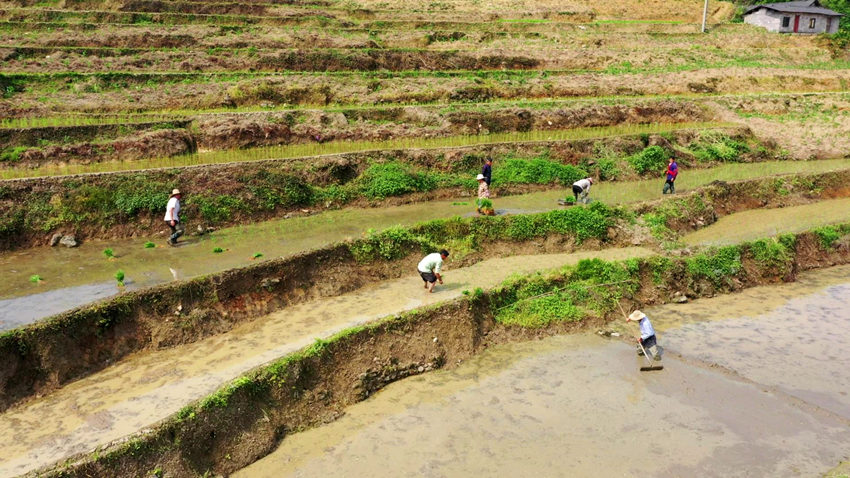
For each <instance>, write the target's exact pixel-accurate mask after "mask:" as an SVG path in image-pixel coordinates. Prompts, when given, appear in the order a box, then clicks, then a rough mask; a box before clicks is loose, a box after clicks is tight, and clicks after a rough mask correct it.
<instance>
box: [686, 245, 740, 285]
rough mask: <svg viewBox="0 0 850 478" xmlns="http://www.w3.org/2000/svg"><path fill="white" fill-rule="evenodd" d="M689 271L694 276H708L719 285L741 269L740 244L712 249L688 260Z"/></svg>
mask: <svg viewBox="0 0 850 478" xmlns="http://www.w3.org/2000/svg"><path fill="white" fill-rule="evenodd" d="M686 264H687V267H688V272H690V273H691V275H693V276H694V278H695V279H696V278H701V277H702V278H706V279H708V280H710V281H711V282H712V283H714V284H715V285H717V286H720V285H723V284H724V283H725V282H726V280H727V279H728V278H729V277H731V276H734V275H735V274H737V273H738V272H739V271H740V270H741V250H740V248H739V247H738V246H728V247H722V248H717V249H712V250H710V251H708V252H706V253H703V254H699V255H697V256H694V257H691V258H689V259H687V260H686Z"/></svg>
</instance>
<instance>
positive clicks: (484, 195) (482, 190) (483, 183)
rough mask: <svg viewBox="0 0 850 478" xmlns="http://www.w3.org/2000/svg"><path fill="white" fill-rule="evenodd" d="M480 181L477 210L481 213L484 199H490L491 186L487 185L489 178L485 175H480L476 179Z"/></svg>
mask: <svg viewBox="0 0 850 478" xmlns="http://www.w3.org/2000/svg"><path fill="white" fill-rule="evenodd" d="M475 179H476V180H477V181H478V200H477V201H476V202H475V204H476V206H477V207H476V209H477V210H478V212H479V213H480V212H481V204H482V202H483V200H484V199H490V186H488V185H487V178H485V177H484V175H483V174H479V175H478V176H477V177H476V178H475Z"/></svg>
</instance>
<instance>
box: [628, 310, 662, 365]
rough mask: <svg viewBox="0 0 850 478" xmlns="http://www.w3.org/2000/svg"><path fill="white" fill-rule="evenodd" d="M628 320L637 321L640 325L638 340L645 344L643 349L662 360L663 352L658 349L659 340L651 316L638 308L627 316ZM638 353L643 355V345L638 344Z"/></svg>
mask: <svg viewBox="0 0 850 478" xmlns="http://www.w3.org/2000/svg"><path fill="white" fill-rule="evenodd" d="M626 322H637V323H638V325H640V337H638V339H637V340H638V342H639V343H640V345H642V346H643V350H646V351H647V353H649V354H650V355H652V358H653V359H655V360H661V354H660V353H659V351H658V341H657V339H656V338H655V329H653V328H652V323H651V322H650V321H649V317H647V316H646V314H644V313H643V312H641V311H639V310H636V311H634V312H632V314H631V315H629V316H628V317H626ZM638 355H643V351H642V350H641V347H640V346H638Z"/></svg>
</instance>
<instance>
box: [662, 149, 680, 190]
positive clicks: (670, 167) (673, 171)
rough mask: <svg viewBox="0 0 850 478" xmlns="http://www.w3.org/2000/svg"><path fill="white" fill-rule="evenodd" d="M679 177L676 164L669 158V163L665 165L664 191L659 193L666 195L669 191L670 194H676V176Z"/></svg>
mask: <svg viewBox="0 0 850 478" xmlns="http://www.w3.org/2000/svg"><path fill="white" fill-rule="evenodd" d="M678 175H679V165H678V164H676V160H675V159H673V157H672V156H670V162H669V163H667V181H665V182H664V189H663V190H662V191H661V194H667V191H670V194H673V193H675V192H676V184H675V183H676V176H678Z"/></svg>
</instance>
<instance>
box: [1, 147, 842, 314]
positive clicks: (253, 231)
mask: <svg viewBox="0 0 850 478" xmlns="http://www.w3.org/2000/svg"><path fill="white" fill-rule="evenodd" d="M847 167H850V160H847V159H836V160H824V161H811V162H796V161H795V162H791V161H785V162H767V163H755V164H730V165H724V166H721V167H717V168H713V169H707V170H696V171H687V172H683V174H682V175H681V176H680V178H681V179H679V188H680V191H685V190H687V189H692V188H696V187H699V186H703V185H705V184H708V183H710V182H711V181H714V180H727V181H729V180H736V179H750V178H756V177H761V176H765V175H770V174H783V173H802V172H806V173H813V172H823V171H830V170H837V169H844V168H847ZM660 188H661V182H660V181H652V180H644V181H631V182H622V183H602V184H600V185H598V186H594V188H593V191H592V197H594V198H595V199H597V200H599V201H603V202H606V203H609V204H624V203H629V202H636V201H642V200H647V199H652V198H655V197H658V195H659V192H660ZM497 192H498V191H497ZM565 194H566V192H565V191H564V190H552V191H544V192H537V193H530V194H524V195H516V196H506V197H496V198H494V202H495V205H496V208H497V209H498V210H499V211H501V212H503V213H514V212H536V211H545V210H550V209H552V208H555V207H558V206H557V204H556V200H557V199H558V198H561V197H564V195H565ZM473 204H474V201H473V200H472V199H470V198H457V199H456V200H448V201H432V202H427V203H417V204H410V205H403V206H391V207H381V208H371V209H353V208H352V209H342V210H336V211H328V212H323V213H320V214H315V215H311V216H306V217H296V218H292V219H281V220H274V221H267V222H264V223H259V224H254V225H247V226H243V227H238V228H227V229H222V230H219V231H216V232H214V233H213V234H211V235H208V236H201V237H187V238H186V243H185V244H184V245H182V246H181V247H179V248H176V249H171V248H164V247H157V248H153V249H146V248H145V247H144V243H145V242H146V241H147V240H151V241H153V242H155V243H156V244H158V245H160V246H164V239H163V236H159V237H149V238H138V239H122V240H110V241H101V240H93V241H89V242H86V243H84V244H82V245H81V246H80V247H78V248H74V249H65V248H50V249H48V248H36V249H27V250H21V251H14V252H6V253H3V254H0V275H2V276H3V277H5V278H7V280H4V281H2V283H0V330H5V329H10V328H14V327H17V326H20V325H25V324H27V323H30V322H32V321H35V320H38V319H40V318H43V317H47V316H49V315H52V314H57V313H60V312H62V311H65V310H68V309H71V308H73V307H76V306H79V305H84V304H87V303H90V302H92V301H94V300H98V299H101V298H104V297H108V296H111V295H114V294H117V293H119V289H118V287H117V286H116V284H115V282H114V280H113V279H112V277H113V275H114V274H115V272H116V270H118V269H121V270H123V271H124V272H125V274H126V277H127V278H126V281H125V282H126V284H127V289H134V288H140V287H146V286H150V285H155V284H159V283H163V282H168V281H172V280H175V279H184V278H190V277H194V276H197V275H202V274H208V273H212V272H218V271H221V270H225V269H229V268H233V267H240V266H245V265H248V264H251V263H252V262H253V261H252V257H253V255H254V254H255V253H261V254H263V257H262V258H261V259H260V260H262V259H265V258H274V257H280V256H288V255H292V254H294V253H297V252H301V251H306V250H310V249H314V248H317V247H321V246H323V245H327V244H329V243H332V242H336V241H340V240H344V239H346V238H349V237H359V236H360V235H361V234H362V233H363V232H365V231H366V230H368V229H375V230H381V229H385V228H387V227H390V226H393V225H411V224H414V223H416V222H420V221H424V220H429V219H438V218H446V217H451V216H456V215H467V214H470V211H471V210H472V209H473V208H474V205H473ZM830 204H831V203H830ZM835 204H838V205H840V204H842V203H835ZM813 207H814V206H813ZM815 209H818V208H816V207H815ZM789 210H790V209H789ZM818 210H819V211H820V213H819V214H821V216H820V217H823V214H826V213H828V214H835V217H834V218H833V217H832V216H829V217H825V218H824V219H823V220H824V221H828V222H832V221H837V220H841V219H843V218H846V215H845V214H844V212H843V210H842V209H841V208H840V207H839V206H836V207H832V208H826V209H824V208H821V209H818ZM777 211H780V212H781V211H782V210H777ZM752 213H753V214H755V215H758V214H768V215H769V214H775V213H776V212H770V211H753V212H752ZM812 217H815V216H812ZM801 223H802V222H801ZM721 224H722V222H721ZM806 224H810V223H808V222H807V223H806ZM188 227H189V230H191V227H192V224H191V223H190V224H189V225H188ZM733 229H734V228H733ZM760 232H761V231H760ZM763 232H767V233H772V232H771V231H770V230H767V231H763ZM727 233H728V232H723V234H727ZM696 234H700V233H699V232H697V233H696ZM216 247H220V248H222V249H224V250H225V251H224V252H223V253H220V254H214V253H213V252H212V250H213V249H214V248H216ZM105 248H111V249H113V251H114V253H115V255H116V256H117V259H116V260H114V261H109V260H107V259H106V258H105V257H104V256H103V250H104V249H105ZM36 274H37V275H39V276H41V278H42V279H43V281H42V282H40V283H37V284H34V283H32V282H30V280H29V278H30V277H31V276H32V275H36Z"/></svg>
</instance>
